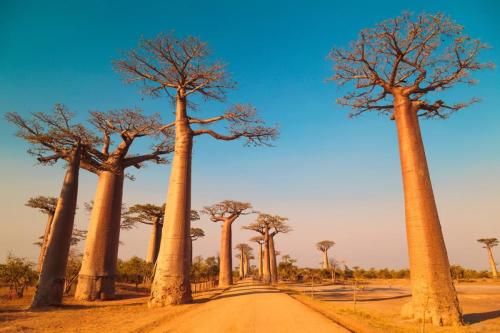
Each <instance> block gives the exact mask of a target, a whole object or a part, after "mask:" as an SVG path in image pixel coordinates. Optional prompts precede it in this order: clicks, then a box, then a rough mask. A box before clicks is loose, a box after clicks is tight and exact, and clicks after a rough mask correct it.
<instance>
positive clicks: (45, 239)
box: [37, 214, 54, 272]
mask: <svg viewBox="0 0 500 333" xmlns="http://www.w3.org/2000/svg"><path fill="white" fill-rule="evenodd" d="M53 219H54V214H48V216H47V224H46V225H45V232H44V234H43V240H42V246H41V247H40V254H39V256H38V265H37V270H38V272H40V271H41V270H42V264H43V258H45V254H46V253H47V245H48V243H49V237H50V229H51V227H52V220H53Z"/></svg>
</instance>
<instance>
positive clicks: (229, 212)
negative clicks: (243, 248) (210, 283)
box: [202, 200, 252, 288]
mask: <svg viewBox="0 0 500 333" xmlns="http://www.w3.org/2000/svg"><path fill="white" fill-rule="evenodd" d="M251 209H252V205H251V204H250V203H248V202H240V201H234V200H224V201H221V202H219V203H216V204H214V205H212V206H207V207H205V208H204V209H203V210H202V213H204V214H207V215H208V216H209V218H210V220H211V221H212V222H221V223H222V231H221V248H220V269H221V271H220V273H219V288H226V287H227V286H230V285H232V284H233V276H232V270H233V263H232V258H233V254H232V246H233V245H232V225H233V223H234V222H235V221H236V219H238V217H240V216H242V215H248V214H251V213H252V211H251Z"/></svg>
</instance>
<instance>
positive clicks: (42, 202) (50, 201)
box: [25, 196, 57, 272]
mask: <svg viewBox="0 0 500 333" xmlns="http://www.w3.org/2000/svg"><path fill="white" fill-rule="evenodd" d="M56 205H57V198H56V197H45V196H38V197H34V198H30V199H29V200H28V201H27V202H26V204H25V206H27V207H31V208H37V209H38V210H39V211H40V212H42V213H43V214H47V223H46V225H45V232H44V233H43V239H42V242H41V244H40V254H39V255H38V264H37V270H38V272H40V270H41V269H42V262H43V258H44V257H45V252H46V251H47V244H48V242H49V234H50V228H51V226H52V220H53V218H54V213H55V211H56Z"/></svg>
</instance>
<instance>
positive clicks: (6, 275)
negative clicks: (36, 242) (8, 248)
mask: <svg viewBox="0 0 500 333" xmlns="http://www.w3.org/2000/svg"><path fill="white" fill-rule="evenodd" d="M33 266H34V265H33V263H31V262H29V261H28V260H26V259H25V258H20V257H16V256H14V255H13V254H11V253H9V254H8V255H7V259H6V261H5V264H0V281H1V282H3V283H6V284H8V285H9V288H10V289H11V290H14V291H15V293H16V296H17V297H18V298H22V297H23V296H24V290H25V289H26V287H28V286H31V285H33V284H34V283H35V282H36V279H37V278H38V275H37V272H36V271H35V270H33Z"/></svg>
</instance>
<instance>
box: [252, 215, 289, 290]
mask: <svg viewBox="0 0 500 333" xmlns="http://www.w3.org/2000/svg"><path fill="white" fill-rule="evenodd" d="M286 220H287V218H286V217H281V216H278V215H270V214H263V213H261V214H259V216H258V217H257V221H255V222H254V223H251V224H249V225H247V226H244V227H243V229H246V230H253V231H256V232H258V233H259V234H261V235H262V237H263V245H264V253H263V269H262V280H263V282H264V283H266V284H270V283H271V282H277V280H278V278H277V276H278V269H277V267H276V251H275V248H274V236H275V235H276V234H278V233H287V232H289V231H291V228H290V227H289V226H288V225H287V224H286ZM273 266H274V268H273ZM273 272H274V273H273Z"/></svg>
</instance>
